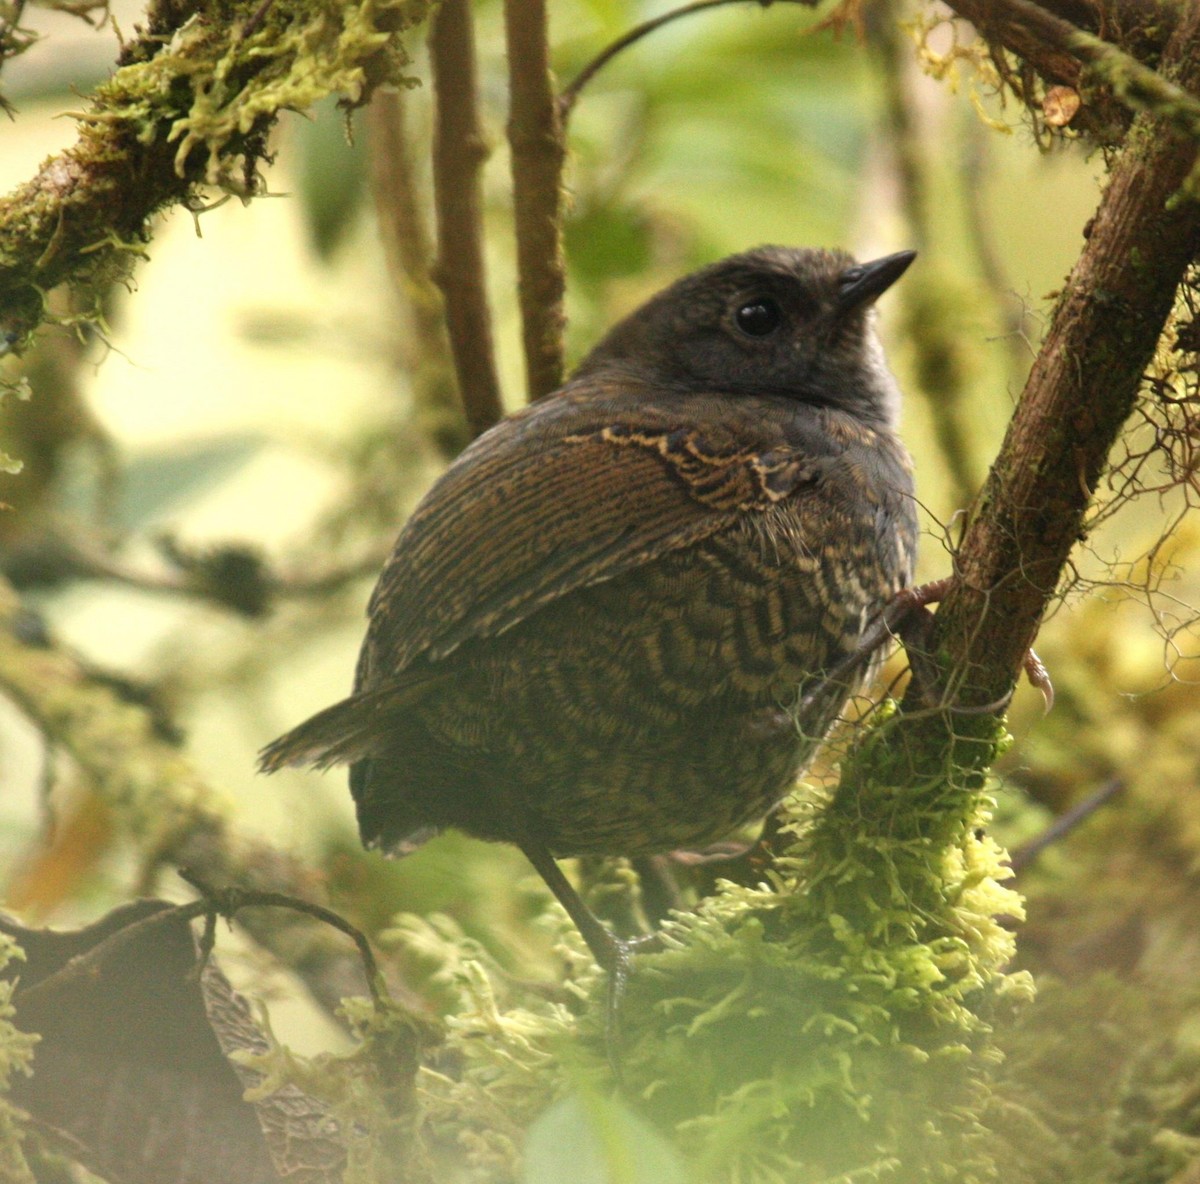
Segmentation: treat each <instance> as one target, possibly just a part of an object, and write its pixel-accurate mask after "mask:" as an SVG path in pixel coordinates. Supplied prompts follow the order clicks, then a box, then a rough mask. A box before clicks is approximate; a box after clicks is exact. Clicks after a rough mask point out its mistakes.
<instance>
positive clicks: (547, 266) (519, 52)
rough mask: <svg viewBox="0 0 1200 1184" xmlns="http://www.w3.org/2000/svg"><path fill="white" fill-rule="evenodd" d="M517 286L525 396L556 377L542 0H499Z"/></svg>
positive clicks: (559, 309)
mask: <svg viewBox="0 0 1200 1184" xmlns="http://www.w3.org/2000/svg"><path fill="white" fill-rule="evenodd" d="M504 22H505V32H506V34H507V38H508V87H509V95H510V101H511V112H510V115H509V121H508V141H509V144H510V145H511V146H512V177H513V206H514V212H515V215H516V228H517V270H518V273H519V276H520V280H519V286H518V292H519V296H520V301H521V325H522V335H523V339H524V346H525V368H526V373H527V375H528V385H529V397H530V399H538V398H541V396H542V395H548V394H549V393H550V392H551V391H552V390H555V389H556V388H557V387H559V386H561V385H562V377H563V323H564V316H563V292H564V290H565V288H566V276H565V272H564V261H563V244H562V170H563V160H564V158H565V156H566V144H565V141H564V137H563V128H562V119H561V117H560V115H559V108H558V104H557V103H556V101H555V98H554V86H553V82H552V79H551V76H550V53H549V46H548V44H547V27H546V26H547V22H546V2H545V0H505V5H504Z"/></svg>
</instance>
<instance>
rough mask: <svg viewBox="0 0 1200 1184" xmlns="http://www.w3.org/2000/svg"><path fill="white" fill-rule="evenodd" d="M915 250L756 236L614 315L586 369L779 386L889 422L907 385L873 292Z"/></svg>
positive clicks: (700, 386)
mask: <svg viewBox="0 0 1200 1184" xmlns="http://www.w3.org/2000/svg"><path fill="white" fill-rule="evenodd" d="M915 255H916V252H915V251H900V252H898V253H896V254H894V255H887V256H885V257H883V258H882V259H875V260H873V261H872V262H870V263H857V262H855V260H854V259H852V258H851V257H850V256H849V255H847V254H845V253H844V252H841V251H823V250H807V249H801V248H794V247H758V248H757V249H755V250H753V251H746V252H744V253H743V254H740V255H732V256H730V257H729V258H728V259H723V260H721V261H720V262H719V263H714V264H712V265H711V266H709V267H706V268H704V269H702V270H701V271H697V272H694V273H693V274H691V275H688V276H685V277H684V278H683V279H681V280H678V281H677V282H676V283H674V284H672V285H671V286H670V287H669V288H665V289H664V290H663V291H661V292H659V293H658V294H657V295H656V296H653V297H652V298H651V299H650V300H648V301H647V302H646V303H645V304H643V305H642V306H641V307H640V308H638V309H637V310H636V311H634V312H633V313H631V314H630V315H629V316H627V317H626V318H625V319H624V320H622V321H621V322H620V323H619V324H617V325H616V326H615V327H614V328H613V329H612V330H611V332H609V333H608V335H607V336H606V337H605V338H604V339H603V340H602V341H601V342H600V343H599V345H597V346H596V348H595V349H594V350H592V352H591V353H590V354H589V355H588V356H587V357H586V358H585V359H584V361H583V363H582V365H581V366H580V367H579V369H578V371H577V372H576V374H577V376H584V375H598V374H610V373H611V374H615V375H625V376H628V377H630V378H633V379H636V380H639V381H644V382H647V383H650V384H652V385H664V386H669V387H672V388H674V389H680V388H682V389H686V390H695V391H697V392H701V391H703V392H707V393H723V394H729V395H731V396H736V395H739V394H775V395H783V396H786V397H789V398H794V399H797V400H799V401H802V402H806V403H813V404H819V405H823V406H830V407H835V408H837V409H839V410H843V411H846V412H848V413H850V414H852V415H855V416H857V417H859V418H861V419H863V420H865V421H867V422H870V423H878V424H883V425H886V426H888V427H892V426H894V425H895V423H896V419H897V414H898V410H899V408H898V404H899V393H898V391H897V388H896V384H895V380H894V379H893V378H892V376H891V373H890V371H889V370H888V368H887V364H886V363H885V361H884V358H883V351H882V349H881V347H880V345H879V340H878V338H877V337H876V335H875V331H874V327H873V324H872V322H873V319H874V318H873V313H872V306H873V305H874V303H875V301H876V299H877V298H878V297H879V296H880V295H881V294H882V293H883V292H885V291H887V289H888V288H890V287H891V286H892V284H894V283H895V282H896V280H898V279H899V278H900V276H901V275H903V274H904V272H905V270H906V269H907V268H908V265H909V264H910V263H911V262H912V261H913V259H914V258H915Z"/></svg>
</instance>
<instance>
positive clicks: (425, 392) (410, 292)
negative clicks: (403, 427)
mask: <svg viewBox="0 0 1200 1184" xmlns="http://www.w3.org/2000/svg"><path fill="white" fill-rule="evenodd" d="M406 93H407V92H405V91H404V90H399V89H398V90H394V91H379V92H378V93H377V94H376V95H375V98H374V99H373V100H372V102H371V105H370V107H369V108H368V109H367V127H368V131H369V134H370V137H371V188H372V192H373V195H374V198H375V210H376V214H377V217H378V221H379V233H380V237H381V238H382V239H383V246H384V251H385V252H386V255H387V260H388V270H389V271H390V272H391V276H392V279H393V281H394V282H395V285H396V291H397V293H398V294H399V296H400V298H401V300H402V301H403V303H404V307H405V311H406V312H407V314H408V321H409V323H408V325H407V328H408V330H409V331H408V332H407V333H406V334H405V337H406V340H405V341H404V342H402V348H403V349H404V360H405V369H406V370H407V372H408V374H409V375H410V378H411V382H412V390H413V400H414V402H415V404H416V408H417V416H418V420H419V421H420V426H421V427H422V428H423V429H424V430H425V432H426V434H427V435H428V436H430V437H431V438H432V439H433V441H434V443H435V444H436V445H437V447H438V449H439V451H440V452H441V453H442V455H443V456H445V457H447V458H450V457H453V456H456V455H457V454H458V453H459V452H461V451H462V449H463V448H464V447H465V445H466V444H467V442H468V440H469V438H470V437H469V435H468V433H467V424H466V419H465V418H464V416H463V404H462V399H461V397H460V396H459V394H458V391H457V390H456V388H455V385H454V363H453V361H452V359H451V357H450V346H449V342H448V341H447V338H446V319H445V310H444V308H443V306H442V296H441V293H440V292H439V291H438V289H437V285H436V284H434V282H433V278H432V271H433V243H432V241H431V235H430V231H429V228H428V226H427V224H426V211H425V209H424V208H423V207H422V204H421V201H420V199H419V198H418V195H417V185H416V174H417V164H416V160H415V159H414V155H413V150H412V145H411V143H410V142H409V135H408V128H407V110H406V109H407V103H406V102H405V95H406Z"/></svg>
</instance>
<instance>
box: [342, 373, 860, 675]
mask: <svg viewBox="0 0 1200 1184" xmlns="http://www.w3.org/2000/svg"><path fill="white" fill-rule="evenodd" d="M593 403H594V400H588V401H587V402H586V403H584V404H583V405H582V406H581V405H580V403H579V402H578V401H575V400H572V399H571V397H570V396H569V395H561V396H558V397H556V398H555V399H553V400H550V401H547V402H546V403H543V404H540V405H537V406H535V407H534V408H532V409H531V410H530V411H529V412H528V413H527V414H525V415H524V416H520V417H517V418H515V419H513V420H509V421H506V422H505V423H504V424H503V425H501V426H500V428H498V429H496V430H494V431H493V432H492V433H489V435H488V437H487V438H486V440H484V441H482V442H481V443H480V444H479V445H476V446H473V447H472V448H471V449H469V450H468V451H467V452H466V453H464V454H463V456H462V457H461V458H460V459H459V461H458V462H456V463H455V465H454V466H452V467H451V469H450V470H448V472H447V473H446V474H445V476H444V477H443V478H442V479H441V480H440V481H439V482H438V483H437V484H436V485H435V486H434V487H433V489H432V490H431V491H430V493H429V494H428V495H427V496H426V498H425V500H424V501H423V502H422V503H421V505H420V506H419V507H418V509H417V511H416V512H415V513H414V515H413V516H412V518H411V519H410V520H409V522H408V524H407V525H406V527H405V529H404V531H403V532H402V534H401V535H400V538H399V539H398V540H397V544H396V549H395V552H394V553H393V555H392V558H391V560H390V561H389V562H388V564H387V566H386V567H385V568H384V570H383V573H382V575H381V576H380V579H379V583H378V585H377V586H376V589H375V593H374V595H373V597H372V599H371V605H370V615H371V626H370V630H369V632H368V635H367V640H366V642H365V643H364V650H363V656H362V661H361V662H360V668H359V676H358V680H357V687H358V689H360V690H361V689H366V688H369V687H372V686H376V685H378V684H379V683H380V682H381V681H389V680H392V679H395V678H397V677H398V676H400V675H401V674H402V673H403V672H404V671H405V670H406V669H407V668H408V667H409V665H410V663H412V662H413V661H414V660H415V659H417V658H418V657H420V656H422V655H423V656H424V657H425V658H427V659H428V660H429V661H430V662H433V663H436V662H437V661H439V660H440V659H442V658H444V657H446V656H447V655H448V654H450V653H451V652H452V651H453V650H454V649H456V648H457V647H458V646H460V645H462V644H463V643H464V642H466V641H469V640H470V639H472V638H479V637H490V636H496V635H498V634H500V633H503V632H504V631H505V630H507V629H510V628H512V627H513V626H514V625H516V624H518V623H520V622H521V621H523V620H525V619H526V618H528V617H529V616H530V615H531V614H532V613H534V612H536V611H537V610H538V609H539V608H540V607H542V606H544V605H546V604H548V603H550V602H552V601H554V600H557V599H558V598H559V597H561V596H564V595H566V594H567V593H569V592H571V591H572V590H574V589H577V588H581V587H585V586H587V585H589V584H594V583H598V582H600V581H603V580H609V579H613V578H614V577H616V576H618V575H621V574H623V573H625V572H628V571H630V570H632V569H633V568H636V567H639V566H641V565H642V564H645V563H647V562H650V561H652V560H654V559H655V558H657V557H658V556H661V555H663V554H665V553H667V552H669V551H674V550H677V549H679V548H683V547H688V546H690V545H692V544H694V543H696V542H698V541H699V540H701V539H704V538H706V537H710V536H712V535H714V534H717V533H720V532H721V531H722V530H726V529H729V528H730V527H731V526H733V525H735V524H736V523H737V522H738V521H739V520H740V519H742V518H743V517H744V516H745V515H746V514H748V513H753V512H755V511H767V510H769V509H771V508H772V507H774V506H776V505H778V504H779V503H780V502H781V501H783V500H784V499H786V498H788V497H790V496H792V495H793V494H794V493H795V492H796V491H797V489H798V488H800V487H801V486H803V485H805V484H811V483H814V482H816V481H817V480H818V479H819V477H820V474H821V472H822V471H823V470H824V469H825V468H827V466H828V464H829V462H830V461H831V460H832V459H833V456H834V454H836V453H837V452H840V451H841V447H840V446H839V445H838V444H837V443H836V442H835V441H832V440H831V439H830V438H829V437H828V436H826V435H824V434H822V433H819V432H816V431H815V430H814V431H811V432H809V433H805V434H806V435H807V436H808V437H809V439H808V440H806V441H803V442H800V441H796V440H795V439H793V440H792V441H791V442H790V443H789V441H788V438H787V435H786V434H785V432H784V431H783V430H781V423H780V422H779V421H780V419H781V417H786V418H788V419H789V420H790V419H791V418H792V417H793V413H792V411H791V410H790V409H788V408H786V406H780V405H779V402H778V401H770V400H758V399H745V400H738V401H736V404H737V405H736V410H735V411H732V412H731V411H730V407H731V405H733V404H734V401H733V400H729V399H717V398H715V397H714V398H712V399H705V398H704V396H697V395H689V396H687V403H686V415H685V414H684V413H683V412H684V406H683V403H682V398H681V399H680V401H679V402H678V403H676V404H672V402H671V400H669V399H660V400H657V401H655V402H653V403H650V404H648V403H647V402H646V401H644V400H639V401H638V402H636V403H634V402H632V401H630V402H629V403H627V404H625V403H623V402H622V400H620V399H615V400H611V401H608V402H605V403H603V404H601V405H600V406H593ZM710 409H711V411H712V414H711V415H707V414H706V411H708V410H710ZM635 412H636V414H635ZM731 417H732V418H731ZM772 420H774V421H775V422H771V421H772ZM697 422H698V423H703V424H705V427H704V428H703V429H698V428H691V427H687V426H685V425H686V424H688V423H697ZM792 435H794V432H793V433H792ZM421 665H424V663H421Z"/></svg>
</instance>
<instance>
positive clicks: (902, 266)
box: [837, 251, 917, 312]
mask: <svg viewBox="0 0 1200 1184" xmlns="http://www.w3.org/2000/svg"><path fill="white" fill-rule="evenodd" d="M916 257H917V253H916V251H897V252H896V253H895V254H894V255H884V257H883V258H882V259H873V260H872V261H871V262H870V263H856V264H855V265H854V266H853V267H848V268H846V270H845V271H843V272H842V274H841V278H840V279H839V281H838V296H837V310H838V312H849V311H850V310H851V309H852V308H859V307H861V306H862V305H864V304H870V303H871V302H872V301H873V300H876V299H878V298H879V297H880V296H882V295H883V293H884V292H886V291H887V290H888V288H890V287H891V286H892V285H893V284H894V283H895V282H896V281H897V280H898V279H899V278H900V277H901V276H902V275H903V274H904V273H905V272H906V271H907V270H908V265H909V264H910V263H911V262H912V261H913V260H914V259H915V258H916Z"/></svg>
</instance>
